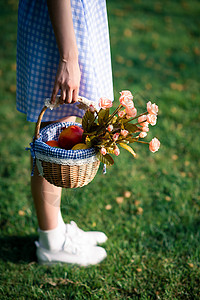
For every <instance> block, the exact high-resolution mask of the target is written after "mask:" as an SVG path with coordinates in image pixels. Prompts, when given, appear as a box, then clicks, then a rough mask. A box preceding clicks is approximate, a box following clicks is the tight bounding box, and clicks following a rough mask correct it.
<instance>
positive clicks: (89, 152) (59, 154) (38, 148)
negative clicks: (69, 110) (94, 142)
mask: <svg viewBox="0 0 200 300" xmlns="http://www.w3.org/2000/svg"><path fill="white" fill-rule="evenodd" d="M70 125H77V126H79V127H81V125H80V124H79V123H73V122H60V123H54V124H51V125H49V126H46V127H45V128H43V129H42V130H41V131H40V137H39V139H37V140H35V142H34V144H33V149H34V152H35V154H36V153H40V154H43V155H45V156H49V157H55V158H61V159H73V160H79V159H86V158H90V157H92V156H94V155H96V151H95V149H94V148H89V149H84V150H76V151H74V150H65V149H61V148H55V147H50V146H49V145H47V144H46V142H47V141H50V140H56V141H57V140H58V137H59V134H60V133H61V131H62V128H63V127H68V126H70ZM36 156H37V154H36Z"/></svg>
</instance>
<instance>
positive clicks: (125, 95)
mask: <svg viewBox="0 0 200 300" xmlns="http://www.w3.org/2000/svg"><path fill="white" fill-rule="evenodd" d="M120 94H121V96H120V97H119V102H120V103H121V105H123V106H125V107H129V108H134V103H133V101H132V100H133V95H132V94H131V92H130V91H122V92H120Z"/></svg>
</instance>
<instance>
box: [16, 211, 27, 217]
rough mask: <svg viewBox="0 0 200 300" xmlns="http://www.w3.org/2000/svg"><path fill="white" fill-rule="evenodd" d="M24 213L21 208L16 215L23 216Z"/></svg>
mask: <svg viewBox="0 0 200 300" xmlns="http://www.w3.org/2000/svg"><path fill="white" fill-rule="evenodd" d="M25 214H26V213H25V211H23V210H19V211H18V215H19V216H21V217H23V216H25Z"/></svg>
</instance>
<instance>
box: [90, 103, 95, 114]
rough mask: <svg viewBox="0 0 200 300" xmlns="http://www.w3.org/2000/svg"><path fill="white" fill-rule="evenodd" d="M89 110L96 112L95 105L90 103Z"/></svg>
mask: <svg viewBox="0 0 200 300" xmlns="http://www.w3.org/2000/svg"><path fill="white" fill-rule="evenodd" d="M89 110H90V111H91V112H95V107H94V106H93V105H92V104H90V106H89Z"/></svg>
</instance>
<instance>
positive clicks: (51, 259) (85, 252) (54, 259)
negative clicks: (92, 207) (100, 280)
mask: <svg viewBox="0 0 200 300" xmlns="http://www.w3.org/2000/svg"><path fill="white" fill-rule="evenodd" d="M35 244H36V247H37V250H36V255H37V258H38V262H39V263H40V264H46V265H51V264H56V263H68V264H77V265H79V266H84V267H87V266H89V265H96V264H98V263H100V262H101V261H102V260H104V259H105V258H106V256H107V253H106V251H105V249H104V248H102V247H98V246H88V245H87V246H86V245H77V244H75V243H73V242H72V241H71V239H70V238H68V237H66V240H65V243H64V245H63V248H62V249H61V250H60V251H50V250H47V249H44V248H42V247H41V246H40V244H39V243H38V242H35Z"/></svg>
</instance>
